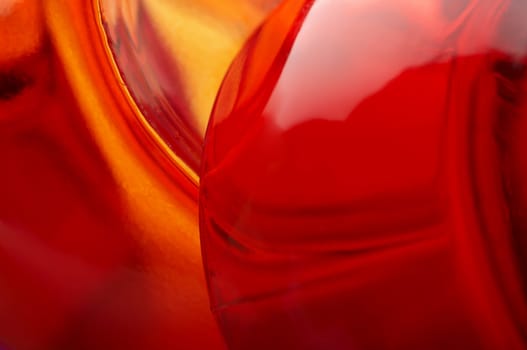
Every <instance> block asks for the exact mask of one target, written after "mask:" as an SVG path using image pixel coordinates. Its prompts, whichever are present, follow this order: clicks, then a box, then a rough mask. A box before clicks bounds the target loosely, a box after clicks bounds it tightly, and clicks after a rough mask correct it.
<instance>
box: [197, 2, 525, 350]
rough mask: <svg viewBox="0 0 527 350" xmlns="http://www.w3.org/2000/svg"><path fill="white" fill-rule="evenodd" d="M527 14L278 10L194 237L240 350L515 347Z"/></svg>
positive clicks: (259, 37)
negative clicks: (199, 239)
mask: <svg viewBox="0 0 527 350" xmlns="http://www.w3.org/2000/svg"><path fill="white" fill-rule="evenodd" d="M526 54H527V6H526V5H525V3H524V2H523V1H486V0H481V1H462V2H456V4H453V3H452V2H448V1H440V0H437V1H426V2H416V1H409V0H408V1H407V0H398V1H388V2H387V1H374V0H372V1H331V0H315V1H305V0H302V1H300V0H293V1H289V2H287V3H286V4H284V5H283V6H282V7H281V8H280V10H279V11H277V12H276V13H274V14H273V16H271V17H270V18H269V19H268V21H266V23H265V24H264V26H263V27H262V28H261V29H260V30H259V31H258V32H257V33H256V34H255V35H254V36H253V37H252V38H251V39H250V41H249V42H248V43H247V44H246V46H245V48H244V50H243V51H242V53H241V54H240V55H239V56H238V57H237V59H236V61H235V63H234V65H233V66H232V67H231V69H230V71H229V73H228V74H227V77H226V79H225V81H224V84H223V86H222V89H221V91H220V94H219V98H218V100H217V104H216V107H215V110H214V113H213V116H212V120H211V125H210V128H209V131H208V134H207V136H206V142H205V154H204V165H203V173H202V178H201V189H200V191H201V197H200V199H201V203H200V206H201V233H202V244H203V251H204V257H205V264H206V270H207V276H208V282H209V291H210V294H211V301H212V305H213V310H214V312H215V314H216V315H217V318H218V320H219V322H220V324H221V327H222V330H223V332H224V334H225V336H226V340H227V343H228V344H229V346H230V348H231V349H234V350H241V349H522V348H524V347H525V346H527V344H526V343H524V337H523V334H524V332H525V330H526V329H527V328H526V327H527V309H526V304H525V293H524V291H525V284H524V279H525V277H527V275H526V273H527V271H525V268H526V267H527V258H526V257H525V255H524V250H525V248H526V245H525V244H526V241H525V238H524V236H525V234H526V233H527V232H525V227H526V221H525V210H526V205H527V194H526V193H525V190H524V187H525V186H524V184H525V180H526V176H527V167H526V164H525V161H524V158H525V157H524V151H525V148H526V147H527V144H526V143H525V141H523V140H524V139H525V135H527V134H526V132H527V128H526V125H527V124H526V123H525V118H527V96H526V93H527V76H526V73H527V70H526V64H527V56H526Z"/></svg>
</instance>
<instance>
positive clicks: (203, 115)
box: [99, 0, 279, 181]
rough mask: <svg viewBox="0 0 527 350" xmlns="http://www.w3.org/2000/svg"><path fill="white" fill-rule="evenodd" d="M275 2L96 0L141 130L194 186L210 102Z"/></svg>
mask: <svg viewBox="0 0 527 350" xmlns="http://www.w3.org/2000/svg"><path fill="white" fill-rule="evenodd" d="M278 3H279V0H263V1H262V0H260V1H256V0H249V1H238V0H224V1H221V2H218V1H216V0H177V1H174V0H172V1H141V0H133V1H131V0H129V1H114V0H102V1H100V4H99V6H100V8H101V12H102V20H103V23H104V26H105V29H106V34H107V40H108V43H109V46H110V48H111V51H112V55H113V57H114V59H115V62H116V64H117V67H118V69H119V72H120V76H121V77H122V79H123V82H124V85H125V86H126V89H127V91H128V92H129V93H130V96H131V97H132V99H133V103H134V104H135V105H136V106H137V108H138V110H139V111H140V112H141V113H140V116H139V118H140V119H142V122H143V127H144V128H145V129H148V130H149V132H150V133H151V134H154V135H155V137H154V138H156V139H157V140H156V142H157V143H158V145H159V147H162V148H164V149H165V153H166V154H168V155H169V156H170V157H171V158H172V159H173V161H174V162H175V163H176V164H177V165H178V166H179V167H180V168H181V169H182V170H183V172H184V173H186V174H188V175H189V176H190V177H191V178H192V179H193V180H194V181H196V179H197V173H198V170H199V164H200V158H201V151H202V150H201V145H202V142H203V136H204V133H205V128H206V126H207V122H208V119H209V115H210V111H211V108H212V103H213V101H214V98H215V97H216V93H217V91H218V89H219V86H220V83H221V80H222V79H223V76H224V75H225V72H226V70H227V67H228V66H229V64H230V62H231V61H232V59H233V58H234V55H235V54H236V53H237V51H238V49H239V48H240V47H241V45H242V44H243V42H244V41H245V40H246V39H247V37H248V35H249V34H250V33H251V31H252V30H253V28H254V27H255V25H256V24H258V23H260V22H261V21H262V20H263V18H264V15H265V14H267V13H268V12H269V11H270V10H271V9H272V8H274V7H275V6H276V4H278Z"/></svg>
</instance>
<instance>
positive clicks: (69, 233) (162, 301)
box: [0, 0, 267, 350]
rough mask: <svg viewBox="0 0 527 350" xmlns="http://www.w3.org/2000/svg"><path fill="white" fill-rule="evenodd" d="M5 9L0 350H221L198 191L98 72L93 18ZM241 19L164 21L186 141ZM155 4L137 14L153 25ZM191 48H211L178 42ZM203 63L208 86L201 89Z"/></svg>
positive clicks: (19, 6)
mask: <svg viewBox="0 0 527 350" xmlns="http://www.w3.org/2000/svg"><path fill="white" fill-rule="evenodd" d="M9 3H10V1H7V2H3V3H2V5H0V37H1V38H2V47H1V48H0V93H1V94H0V159H2V165H1V166H0V348H2V349H4V348H6V349H17V350H33V349H35V350H36V349H125V348H128V349H211V350H214V349H224V348H225V345H224V343H223V340H222V338H221V336H220V334H219V331H218V329H217V326H216V324H215V322H214V319H213V317H212V314H211V312H210V309H209V304H208V296H207V290H206V286H205V279H204V274H203V267H202V262H201V254H200V246H199V234H198V219H197V187H196V183H195V181H193V179H192V177H189V176H188V174H183V173H182V172H181V171H180V170H179V169H178V168H177V167H176V166H174V165H175V164H174V162H173V160H172V159H171V158H170V157H167V156H166V154H165V151H166V148H164V147H162V146H160V143H159V142H158V140H156V139H155V138H152V137H150V136H151V135H149V133H148V132H144V131H145V129H144V125H143V124H142V122H141V118H138V116H140V114H139V112H140V110H139V109H138V107H137V106H136V105H135V104H134V103H131V100H130V95H129V94H128V93H127V92H126V91H123V89H122V88H123V86H122V85H121V84H120V81H119V79H117V75H116V70H115V68H114V67H112V65H111V64H110V63H111V61H110V60H109V55H108V52H109V48H108V47H107V46H106V42H105V41H104V40H103V38H102V37H101V27H100V22H99V14H98V12H97V10H98V4H92V3H90V2H77V1H75V2H73V1H66V0H47V1H45V2H41V1H39V0H24V1H14V2H11V3H12V4H9ZM116 3H117V2H116ZM119 3H122V2H119ZM153 3H154V2H152V4H153ZM246 3H247V5H240V2H239V1H230V2H224V4H225V6H219V3H218V2H213V1H208V2H205V1H202V2H199V3H198V2H193V4H194V5H192V6H191V5H190V2H184V1H181V2H180V3H179V5H177V6H176V5H174V6H175V7H174V9H181V11H182V12H177V14H176V12H175V11H174V12H173V13H174V16H183V17H177V18H179V19H180V20H183V19H185V20H186V21H187V22H186V23H188V25H189V27H188V30H185V31H183V32H181V33H180V35H179V36H178V37H177V40H179V41H177V40H174V41H170V40H169V42H170V43H173V44H174V46H173V47H172V46H171V47H170V50H169V53H170V55H179V54H181V56H180V57H181V60H182V62H184V63H182V65H181V67H182V69H183V70H184V71H185V78H184V79H183V80H182V81H183V82H185V83H184V84H183V85H182V87H183V88H184V89H185V91H187V94H188V95H189V96H193V97H192V98H191V99H189V100H185V103H189V107H188V108H189V110H191V111H192V115H196V116H199V117H196V118H198V119H196V120H199V122H196V123H197V124H196V125H197V126H196V128H197V129H199V130H202V129H203V126H204V123H205V119H206V114H207V111H208V110H209V109H210V106H211V104H212V101H213V98H214V94H215V90H217V88H218V86H219V82H220V80H221V74H222V71H223V70H225V69H227V65H228V61H229V57H230V56H233V55H234V54H235V51H236V50H237V47H238V46H239V45H241V42H242V40H243V37H244V35H245V34H246V33H247V32H248V31H249V28H250V23H253V25H256V22H257V21H258V20H259V18H261V17H262V16H263V13H264V11H267V10H266V7H265V6H263V5H261V4H260V5H258V3H257V2H254V4H255V5H254V6H255V7H252V5H251V2H250V1H246ZM163 4H167V6H168V2H166V1H165V2H161V1H158V2H157V3H156V4H155V5H151V6H152V7H148V11H150V12H151V13H152V16H157V14H159V15H161V13H162V6H163ZM222 4H223V3H222ZM9 5H11V6H9ZM184 5H185V6H184ZM186 5H188V7H186ZM257 5H258V6H259V7H258V6H257ZM156 6H157V7H156ZM178 6H179V7H178ZM183 9H186V10H185V11H187V12H185V11H183ZM250 9H254V12H251V11H252V10H250ZM238 10H239V11H240V12H237V11H238ZM200 14H203V15H200ZM236 16H241V17H240V18H241V21H242V22H243V23H246V25H245V26H244V27H243V28H242V29H241V31H237V30H234V29H232V28H234V27H236V26H237V25H232V21H233V20H236V18H237V17H236ZM160 18H161V17H160ZM163 18H164V19H163V20H160V21H159V23H158V24H159V25H160V26H162V23H166V24H168V23H169V22H168V17H163ZM163 21H164V22H163ZM209 22H210V23H212V22H213V23H215V24H214V28H216V29H217V30H212V31H210V29H206V28H207V25H206V24H207V23H209ZM242 22H238V23H242ZM189 23H194V24H193V25H190V24H189ZM222 23H225V28H223V27H222ZM227 23H231V24H229V25H228V24H227ZM230 25H232V26H233V27H229V26H230ZM160 28H161V27H160ZM199 28H202V30H203V31H200V29H199ZM222 28H223V29H222ZM207 30H209V31H210V32H208V34H207V33H205V31H207ZM193 33H195V35H196V38H197V37H199V36H201V35H209V36H211V37H214V40H216V41H217V42H218V43H219V42H223V44H221V45H220V46H221V47H220V48H216V49H214V48H213V47H209V46H208V45H202V46H200V45H197V46H194V45H192V43H193V40H191V39H188V38H187V39H182V38H183V37H186V36H188V35H191V34H193ZM166 35H175V32H170V33H169V32H167V34H166ZM178 50H180V51H178ZM203 50H205V51H207V52H208V54H210V58H209V59H208V60H205V59H204V58H202V54H203ZM193 57H199V59H196V60H193ZM174 59H175V60H176V61H177V59H176V58H174ZM207 61H208V62H209V63H211V64H212V66H211V67H208V68H206V69H210V72H212V73H210V74H209V73H207V74H204V75H200V73H202V72H201V71H200V69H201V68H200V67H205V66H206V63H207ZM204 69H205V68H204ZM132 102H133V101H132ZM146 131H148V130H146ZM200 132H201V131H200Z"/></svg>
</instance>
